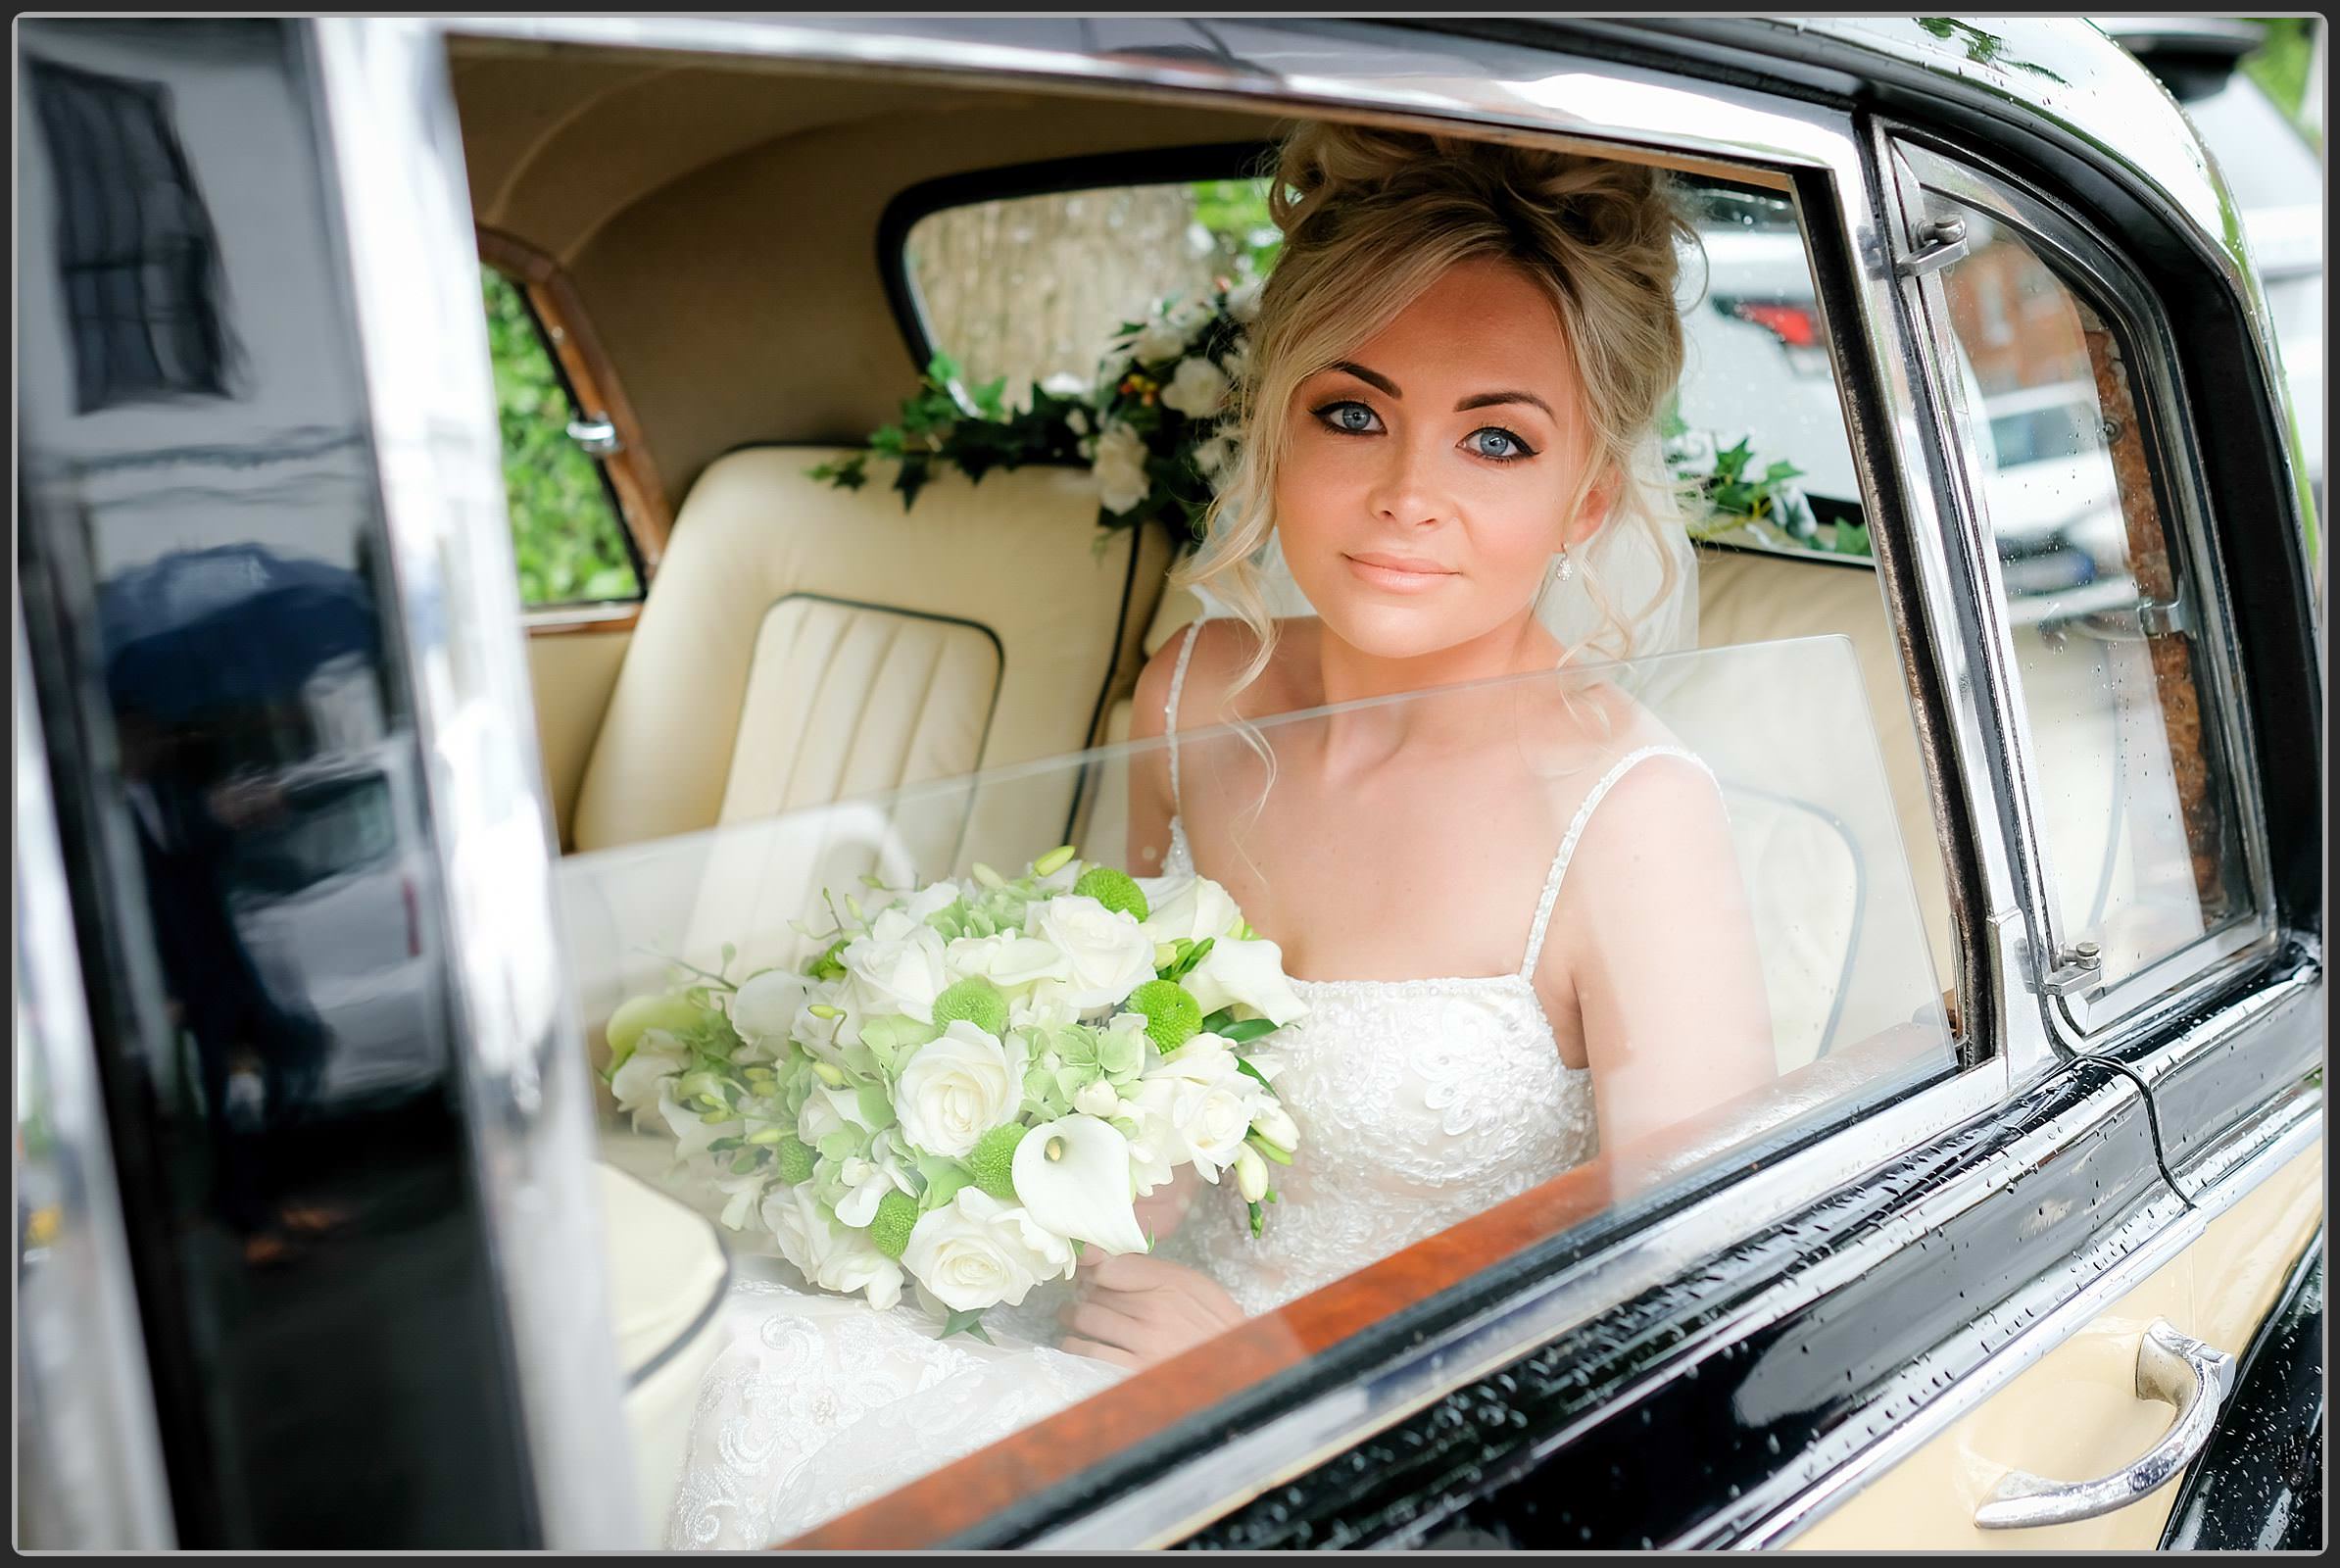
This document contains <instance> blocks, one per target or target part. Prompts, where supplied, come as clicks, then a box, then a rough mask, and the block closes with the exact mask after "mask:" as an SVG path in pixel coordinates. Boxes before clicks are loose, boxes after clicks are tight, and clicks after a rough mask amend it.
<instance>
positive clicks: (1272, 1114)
mask: <svg viewBox="0 0 2340 1568" xmlns="http://www.w3.org/2000/svg"><path fill="white" fill-rule="evenodd" d="M1255 1065H1256V1064H1255ZM1251 1130H1252V1131H1254V1132H1256V1133H1258V1134H1259V1136H1260V1137H1262V1138H1264V1139H1266V1140H1267V1141H1268V1142H1269V1143H1271V1144H1274V1145H1275V1146H1276V1147H1277V1148H1278V1149H1281V1150H1283V1151H1284V1152H1286V1153H1288V1154H1289V1153H1291V1152H1292V1151H1293V1150H1295V1149H1297V1148H1299V1147H1300V1128H1299V1123H1297V1122H1295V1121H1293V1120H1292V1112H1290V1111H1288V1110H1286V1109H1285V1108H1284V1107H1283V1106H1282V1105H1279V1104H1277V1103H1275V1102H1274V1101H1270V1102H1269V1103H1268V1105H1267V1108H1266V1109H1264V1110H1262V1111H1261V1112H1260V1113H1259V1114H1258V1115H1256V1116H1254V1117H1252V1118H1251Z"/></svg>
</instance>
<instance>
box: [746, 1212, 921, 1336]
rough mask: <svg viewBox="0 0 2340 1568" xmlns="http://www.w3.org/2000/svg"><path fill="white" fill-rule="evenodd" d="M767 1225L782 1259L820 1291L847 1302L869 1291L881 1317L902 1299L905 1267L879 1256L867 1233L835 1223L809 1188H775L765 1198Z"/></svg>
mask: <svg viewBox="0 0 2340 1568" xmlns="http://www.w3.org/2000/svg"><path fill="white" fill-rule="evenodd" d="M763 1222H764V1224H765V1225H766V1226H768V1227H770V1229H771V1232H772V1239H773V1240H774V1241H776V1242H778V1243H779V1244H780V1255H781V1256H782V1257H785V1258H787V1259H788V1260H789V1261H790V1262H791V1263H794V1264H795V1265H796V1267H797V1272H798V1273H800V1274H802V1275H804V1278H805V1279H806V1280H808V1281H810V1282H811V1283H812V1284H813V1285H815V1286H817V1287H819V1288H820V1289H821V1290H824V1291H837V1292H840V1293H842V1294H844V1295H847V1296H850V1295H852V1294H853V1292H855V1291H864V1292H866V1293H868V1296H869V1304H870V1305H871V1306H874V1307H876V1308H877V1309H878V1310H879V1311H881V1312H883V1311H886V1310H887V1309H888V1308H890V1307H892V1306H893V1305H894V1303H896V1302H897V1301H899V1300H901V1299H902V1268H901V1265H899V1264H897V1263H896V1262H895V1261H894V1260H893V1259H892V1258H890V1257H888V1256H887V1255H886V1254H885V1253H883V1252H881V1251H879V1250H877V1246H876V1244H875V1243H873V1242H871V1241H870V1239H869V1236H868V1234H867V1233H866V1232H864V1231H857V1230H848V1229H846V1228H845V1227H844V1226H842V1225H838V1224H835V1223H833V1222H832V1221H831V1220H830V1218H829V1216H828V1215H826V1214H824V1213H822V1212H821V1209H820V1201H819V1200H818V1199H817V1198H815V1197H814V1196H813V1194H812V1191H811V1187H810V1184H806V1185H804V1186H801V1187H788V1186H780V1187H775V1188H774V1189H773V1190H772V1191H771V1192H770V1193H769V1194H767V1195H766V1196H765V1198H764V1201H763Z"/></svg>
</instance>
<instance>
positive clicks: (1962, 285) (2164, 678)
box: [1941, 203, 2248, 986]
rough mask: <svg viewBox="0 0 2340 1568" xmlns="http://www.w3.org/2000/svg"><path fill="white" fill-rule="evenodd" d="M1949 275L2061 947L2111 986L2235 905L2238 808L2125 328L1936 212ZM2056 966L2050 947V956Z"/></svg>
mask: <svg viewBox="0 0 2340 1568" xmlns="http://www.w3.org/2000/svg"><path fill="white" fill-rule="evenodd" d="M1949 205H1950V206H1953V207H1955V208H1956V211H1957V215H1958V216H1959V217H1960V218H1961V219H1963V220H1964V221H1965V222H1966V224H1967V229H1968V236H1969V242H1970V249H1969V250H1968V252H1967V254H1966V255H1965V256H1963V257H1962V258H1960V259H1959V260H1957V261H1954V262H1953V263H1952V264H1951V265H1950V266H1949V267H1948V268H1946V269H1945V270H1943V272H1942V274H1941V275H1942V286H1943V290H1944V293H1945V295H1946V298H1947V301H1948V308H1949V313H1950V319H1951V322H1952V324H1953V327H1954V331H1955V334H1956V340H1957V344H1958V351H1959V360H1960V375H1961V377H1962V380H1963V381H1964V382H1965V384H1966V387H1967V396H1968V398H1969V400H1970V402H1971V403H1972V402H1974V400H1978V407H1971V408H1970V410H1969V427H1970V431H1971V437H1972V440H1973V444H1974V450H1975V454H1976V457H1977V459H1978V463H1979V468H1980V480H1981V497H1980V500H1981V507H1982V512H1983V514H1984V516H1985V519H1986V521H1987V524H1988V527H1989V530H1990V535H1991V538H1992V540H1993V542H1994V544H1995V546H1996V549H1997V553H1998V557H1999V575H2000V582H2001V585H2002V587H2003V589H2004V592H2005V594H2006V605H2005V612H2006V616H2007V621H2008V625H2009V629H2010V631H2011V633H2012V635H2013V637H2014V640H2015V651H2016V664H2017V670H2018V673H2019V676H2020V679H2021V682H2022V686H2023V705H2024V709H2025V711H2026V713H2027V716H2028V719H2029V737H2028V738H2029V744H2030V748H2031V754H2032V757H2033V760H2034V769H2035V777H2036V781H2037V797H2036V799H2037V808H2038V812H2039V825H2040V833H2041V836H2042V839H2043V840H2044V843H2043V846H2042V848H2043V850H2044V852H2045V856H2046V859H2047V867H2048V876H2049V891H2050V895H2051V908H2052V910H2053V914H2054V923H2055V928H2056V930H2057V932H2058V933H2059V936H2058V941H2059V944H2060V946H2061V947H2062V948H2064V949H2066V950H2068V951H2077V952H2079V953H2080V956H2082V957H2085V956H2086V953H2087V951H2089V950H2088V949H2087V948H2085V947H2084V946H2083V945H2092V951H2093V953H2094V955H2095V956H2096V957H2097V959H2098V961H2099V962H2100V963H2101V966H2102V982H2103V984H2105V985H2108V986H2109V985H2114V984H2117V983H2119V982H2120V981H2121V980H2123V979H2126V978H2128V977H2130V976H2132V975H2135V974H2137V973H2138V972H2139V971H2141V970H2143V969H2145V968H2146V967H2147V966H2149V965H2151V964H2153V963H2154V962H2155V961H2157V960H2159V959H2161V958H2164V957H2166V956H2169V955H2170V954H2173V953H2175V952H2177V951H2179V950H2180V949H2182V948H2184V947H2186V946H2187V945H2188V944H2190V943H2192V942H2194V941H2195V940H2196V939H2198V938H2200V937H2201V936H2202V935H2203V934H2204V933H2206V932H2208V931H2210V930H2213V929H2215V928H2216V927H2218V926H2219V925H2221V924H2223V923H2224V922H2226V921H2227V920H2228V919H2230V918H2232V917H2234V916H2235V915H2237V914H2239V913H2241V912H2242V911H2243V910H2244V908H2245V907H2246V905H2247V902H2248V901H2247V895H2246V893H2245V883H2244V878H2243V865H2242V862H2241V858H2240V855H2239V852H2238V849H2237V840H2236V830H2235V820H2234V811H2235V807H2234V796H2233V791H2232V787H2231V784H2230V782H2229V780H2228V776H2227V764H2226V759H2225V756H2224V748H2223V746H2222V744H2221V737H2220V731H2219V726H2218V711H2217V709H2216V707H2215V704H2214V701H2213V695H2212V693H2211V692H2210V691H2209V690H2208V689H2207V687H2206V677H2205V675H2204V672H2203V667H2202V654H2201V651H2200V648H2199V646H2198V645H2197V643H2196V641H2195V638H2194V636H2193V634H2192V631H2191V628H2192V627H2194V626H2196V625H2198V624H2199V623H2200V622H2199V619H2198V618H2197V617H2198V616H2199V614H2200V608H2199V607H2200V604H2201V595H2202V588H2201V586H2200V584H2199V583H2198V582H2195V581H2193V580H2191V579H2190V578H2189V576H2188V574H2187V572H2186V571H2185V569H2184V565H2183V561H2182V558H2181V557H2180V555H2179V553H2178V551H2177V549H2176V547H2175V546H2174V545H2173V543H2172V537H2173V532H2174V530H2173V527H2172V522H2173V519H2172V518H2171V516H2170V515H2169V507H2170V505H2171V500H2170V497H2169V493H2168V490H2167V488H2166V486H2165V485H2164V484H2162V483H2161V482H2160V478H2159V475H2158V473H2157V472H2156V463H2155V455H2156V449H2155V447H2154V444H2153V439H2152V436H2153V432H2152V430H2151V429H2150V426H2149V419H2150V404H2149V400H2148V397H2147V393H2146V389H2145V386H2144V384H2143V381H2142V378H2141V376H2140V375H2139V373H2138V368H2137V364H2136V361H2135V359H2134V357H2133V356H2134V352H2135V351H2134V348H2133V346H2132V343H2131V342H2130V340H2129V339H2128V337H2127V336H2126V335H2125V334H2123V333H2121V332H2119V331H2117V330H2115V328H2114V327H2113V325H2112V324H2111V322H2110V320H2109V319H2108V318H2107V317H2106V316H2105V315H2104V314H2102V313H2101V312H2100V311H2099V309H2098V308H2097V307H2096V306H2095V305H2094V304H2092V303H2091V299H2090V297H2089V296H2088V295H2087V294H2084V293H2082V292H2081V291H2080V290H2078V289H2076V288H2074V287H2073V286H2072V285H2071V284H2070V283H2068V282H2067V281H2066V279H2065V278H2064V277H2063V276H2062V275H2060V274H2059V272H2058V271H2057V270H2055V269H2053V268H2051V267H2050V266H2049V265H2048V263H2047V262H2046V261H2045V260H2043V258H2042V256H2041V255H2040V253H2039V251H2038V250H2037V249H2036V248H2035V247H2034V246H2033V245H2032V244H2031V243H2030V242H2028V241H2027V240H2026V239H2025V238H2024V237H2023V235H2022V234H2021V233H2020V232H2018V231H2017V230H2016V229H2014V228H2013V227H2011V226H2009V225H2008V224H2006V223H2004V222H2001V221H1997V220H1995V219H1994V218H1993V217H1992V216H1991V215H1989V214H1987V213H1984V212H1981V211H1979V210H1978V209H1975V208H1973V207H1969V206H1964V205H1961V204H1955V203H1953V204H1949ZM2061 957H2062V955H2059V958H2061Z"/></svg>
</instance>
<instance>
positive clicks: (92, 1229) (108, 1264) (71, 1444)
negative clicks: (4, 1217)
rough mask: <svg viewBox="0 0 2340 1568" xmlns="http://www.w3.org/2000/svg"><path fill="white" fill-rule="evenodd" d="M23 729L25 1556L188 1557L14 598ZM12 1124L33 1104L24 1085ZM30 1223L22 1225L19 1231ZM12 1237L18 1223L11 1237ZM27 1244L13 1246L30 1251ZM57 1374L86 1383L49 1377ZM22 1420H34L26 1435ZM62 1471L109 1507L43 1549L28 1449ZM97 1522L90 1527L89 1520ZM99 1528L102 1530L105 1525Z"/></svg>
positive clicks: (21, 1361) (15, 596)
mask: <svg viewBox="0 0 2340 1568" xmlns="http://www.w3.org/2000/svg"><path fill="white" fill-rule="evenodd" d="M9 611H10V628H9V629H10V637H11V645H10V646H11V652H12V653H13V654H14V656H15V658H14V667H15V674H14V676H13V677H12V680H11V687H12V690H13V691H14V693H15V699H16V715H15V720H14V722H15V734H16V773H15V779H16V812H15V823H16V868H15V876H14V882H15V888H14V894H15V906H14V907H15V914H16V966H17V968H16V972H17V987H16V994H15V996H14V997H13V999H12V1014H11V1016H12V1021H13V1023H14V1026H15V1033H14V1038H15V1041H16V1050H17V1052H18V1053H20V1054H21V1057H20V1062H19V1073H20V1075H21V1073H22V1071H23V1062H24V1060H27V1059H28V1060H30V1061H31V1062H33V1063H35V1064H36V1070H37V1071H38V1073H39V1089H38V1092H37V1093H36V1094H35V1095H34V1096H32V1097H31V1098H32V1099H33V1101H34V1102H35V1103H38V1104H39V1105H40V1106H41V1108H43V1109H45V1110H46V1111H47V1112H48V1113H49V1118H50V1129H49V1132H50V1137H51V1139H52V1141H53V1145H54V1148H53V1151H52V1152H50V1153H49V1154H48V1155H46V1156H42V1155H37V1154H33V1153H30V1152H25V1151H23V1150H20V1151H19V1152H18V1154H17V1164H16V1166H14V1167H12V1179H11V1181H10V1189H11V1191H12V1192H16V1193H18V1196H19V1201H22V1194H21V1191H20V1190H19V1186H18V1180H17V1178H16V1176H15V1174H14V1173H15V1172H16V1171H18V1170H21V1169H22V1167H24V1166H25V1165H28V1164H31V1163H33V1162H35V1161H36V1160H37V1161H40V1162H42V1163H46V1164H47V1165H49V1166H50V1167H51V1168H52V1169H53V1170H54V1171H55V1172H56V1174H57V1177H58V1184H59V1186H60V1187H61V1188H62V1189H63V1191H64V1197H63V1198H62V1200H61V1201H60V1203H59V1208H60V1216H59V1226H58V1242H57V1244H56V1246H55V1247H54V1248H52V1250H51V1251H52V1258H51V1264H52V1266H54V1267H55V1268H57V1269H58V1271H59V1277H58V1278H57V1279H56V1280H55V1281H54V1282H53V1284H54V1288H55V1295H53V1296H52V1295H50V1294H49V1293H45V1292H44V1293H42V1294H41V1295H40V1296H38V1297H34V1298H31V1299H27V1296H26V1293H25V1292H24V1288H23V1287H24V1263H23V1259H22V1256H21V1254H20V1256H19V1257H18V1259H17V1260H16V1262H15V1268H16V1271H17V1277H16V1281H15V1285H14V1288H13V1294H14V1296H15V1298H16V1300H17V1305H18V1314H17V1319H16V1352H17V1363H16V1364H17V1390H16V1403H17V1415H18V1424H17V1428H16V1437H15V1447H16V1454H17V1470H16V1478H17V1530H18V1535H17V1538H16V1544H17V1545H18V1547H19V1548H20V1549H29V1550H59V1549H67V1550H83V1551H85V1550H92V1549H97V1550H108V1551H169V1550H172V1549H174V1548H175V1547H176V1546H177V1544H178V1532H177V1524H176V1521H175V1520H174V1518H173V1516H172V1513H171V1481H170V1474H169V1470H168V1468H167V1466H166V1464H165V1461H164V1457H163V1440H162V1433H161V1431H160V1428H159V1424H158V1423H157V1421H156V1416H155V1396H154V1383H153V1379H152V1377H151V1375H150V1369H149V1366H148V1362H147V1355H146V1335H145V1331H144V1329H143V1327H142V1326H141V1318H140V1314H139V1307H138V1289H137V1283H136V1280H135V1279H134V1278H133V1276H132V1274H131V1271H130V1252H129V1241H128V1232H127V1229H126V1225H127V1221H126V1220H125V1218H124V1216H123V1214H122V1194H121V1191H120V1188H119V1187H118V1185H117V1183H116V1180H115V1165H114V1150H113V1139H112V1137H111V1136H110V1135H109V1133H108V1130H107V1121H106V1109H105V1105H104V1103H103V1093H102V1091H101V1089H100V1087H99V1081H98V1079H99V1069H98V1059H97V1045H96V1042H95V1041H94V1040H93V1039H92V1038H91V1036H90V1029H89V1013H88V1010H87V1008H86V1007H85V1005H83V1002H82V996H83V993H82V976H81V960H80V956H79V953H78V952H77V950H76V948H75V945H74V929H75V927H74V920H73V898H72V894H71V891H70V890H69V889H68V887H67V885H66V874H65V857H64V851H63V849H62V847H61V845H60V842H59V839H58V828H57V817H56V813H55V810H54V809H53V808H52V804H51V801H50V797H49V776H48V758H49V751H48V747H47V745H46V744H45V743H44V741H43V738H42V737H43V735H44V733H45V732H44V731H43V729H42V727H41V719H40V705H39V699H38V697H37V695H36V694H35V693H34V691H33V682H32V675H31V671H32V663H31V658H30V655H29V654H28V653H27V652H26V647H25V641H24V602H23V600H22V598H21V597H20V595H19V593H18V592H17V591H16V590H13V589H12V590H11V592H10V594H9ZM17 1087H18V1092H19V1097H20V1098H19V1101H18V1104H17V1114H18V1115H19V1116H22V1115H23V1114H24V1111H25V1110H26V1108H27V1107H26V1105H25V1104H24V1101H23V1099H22V1093H23V1089H24V1084H23V1082H22V1078H21V1076H20V1079H19V1081H18V1086H17ZM21 1217H22V1216H21V1211H20V1218H21ZM14 1229H15V1222H12V1230H14ZM12 1245H13V1246H15V1247H18V1248H21V1247H22V1246H23V1245H24V1236H23V1234H22V1233H21V1232H17V1234H16V1240H15V1242H14V1243H13V1244H12ZM59 1365H66V1366H71V1367H73V1368H74V1369H75V1372H76V1374H77V1375H75V1376H73V1377H70V1378H66V1377H53V1376H51V1375H50V1372H51V1370H52V1369H53V1368H54V1367H56V1366H59ZM26 1416H32V1417H34V1418H35V1424H34V1425H33V1426H32V1427H31V1428H30V1429H29V1430H28V1429H27V1428H26V1426H25V1425H24V1419H25V1417H26ZM28 1447H32V1448H38V1449H41V1450H44V1451H45V1452H46V1453H47V1454H48V1455H49V1456H51V1457H52V1458H53V1459H54V1460H55V1461H57V1462H58V1463H59V1464H61V1465H63V1466H64V1467H65V1472H64V1473H63V1474H62V1475H61V1474H58V1473H56V1472H54V1471H52V1473H51V1475H50V1477H49V1479H51V1480H53V1481H66V1482H74V1481H79V1482H87V1483H90V1484H92V1485H98V1486H102V1488H103V1489H104V1491H103V1493H102V1500H101V1495H92V1496H89V1497H84V1498H81V1499H79V1501H80V1506H79V1507H75V1508H71V1509H65V1510H60V1515H59V1517H58V1518H56V1519H55V1520H54V1521H53V1523H54V1525H55V1526H57V1527H58V1528H62V1529H66V1530H89V1531H93V1532H97V1533H94V1534H88V1535H76V1536H74V1537H73V1538H72V1539H49V1540H35V1539H31V1538H29V1537H28V1536H27V1535H26V1534H25V1533H24V1532H25V1522H26V1521H25V1511H26V1510H25V1506H24V1505H25V1501H26V1498H25V1492H26V1481H27V1473H26V1472H27V1468H28V1460H29V1459H30V1458H31V1455H30V1454H28V1453H27V1451H26V1450H27V1448H28ZM93 1511H94V1516H93ZM101 1521H102V1522H101Z"/></svg>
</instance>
